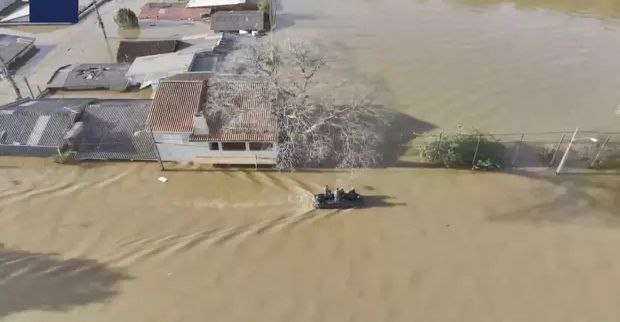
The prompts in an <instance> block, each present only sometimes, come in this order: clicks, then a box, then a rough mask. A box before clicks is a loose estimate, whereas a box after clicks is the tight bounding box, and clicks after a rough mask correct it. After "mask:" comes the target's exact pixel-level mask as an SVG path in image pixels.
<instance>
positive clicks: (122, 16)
mask: <svg viewBox="0 0 620 322" xmlns="http://www.w3.org/2000/svg"><path fill="white" fill-rule="evenodd" d="M114 22H116V24H117V25H118V26H119V27H121V28H137V27H138V26H139V24H138V16H136V13H135V12H133V11H131V9H128V8H121V9H118V11H116V14H115V15H114Z"/></svg>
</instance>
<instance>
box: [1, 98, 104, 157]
mask: <svg viewBox="0 0 620 322" xmlns="http://www.w3.org/2000/svg"><path fill="white" fill-rule="evenodd" d="M91 101H93V100H92V99H40V100H30V99H24V100H19V101H16V102H13V103H10V104H7V105H4V106H0V155H20V156H50V155H53V154H55V153H57V152H58V151H59V150H62V149H64V148H65V147H66V146H67V145H70V144H71V142H72V139H73V137H74V136H75V135H77V134H79V132H80V131H81V129H82V126H83V124H82V123H81V122H78V120H79V118H80V116H81V114H82V113H83V111H84V108H85V107H86V105H88V104H89V103H90V102H91Z"/></svg>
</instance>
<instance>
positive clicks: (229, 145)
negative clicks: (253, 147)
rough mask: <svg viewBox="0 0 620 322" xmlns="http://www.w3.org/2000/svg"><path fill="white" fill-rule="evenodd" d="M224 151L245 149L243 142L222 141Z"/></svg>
mask: <svg viewBox="0 0 620 322" xmlns="http://www.w3.org/2000/svg"><path fill="white" fill-rule="evenodd" d="M222 150H224V151H245V142H226V143H222Z"/></svg>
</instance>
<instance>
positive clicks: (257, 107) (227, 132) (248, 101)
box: [192, 78, 277, 142]
mask: <svg viewBox="0 0 620 322" xmlns="http://www.w3.org/2000/svg"><path fill="white" fill-rule="evenodd" d="M214 81H219V82H222V81H223V82H228V83H229V85H232V86H225V87H224V88H227V89H228V90H230V91H231V93H230V95H231V97H234V99H233V100H234V101H236V102H238V104H237V105H236V106H235V107H234V108H237V109H238V111H236V112H234V113H232V115H234V116H233V117H232V119H231V120H229V121H227V122H225V123H224V122H223V121H222V119H221V118H214V117H209V119H208V120H207V123H208V124H209V131H210V133H209V135H208V136H193V137H192V140H194V141H222V142H227V141H228V142H230V141H254V142H260V141H266V142H273V141H276V139H277V123H276V117H275V114H274V113H273V109H272V106H271V103H270V102H269V98H268V88H267V85H266V84H265V83H264V82H261V81H255V80H236V79H222V78H220V79H218V80H214ZM207 94H208V91H207ZM207 108H208V107H207Z"/></svg>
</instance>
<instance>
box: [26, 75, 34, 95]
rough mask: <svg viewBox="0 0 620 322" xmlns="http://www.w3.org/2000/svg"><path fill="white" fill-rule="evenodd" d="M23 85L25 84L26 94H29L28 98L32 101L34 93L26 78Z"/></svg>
mask: <svg viewBox="0 0 620 322" xmlns="http://www.w3.org/2000/svg"><path fill="white" fill-rule="evenodd" d="M24 83H26V87H28V92H30V97H32V99H34V93H33V92H32V88H31V87H30V83H29V82H28V78H26V77H24Z"/></svg>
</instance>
